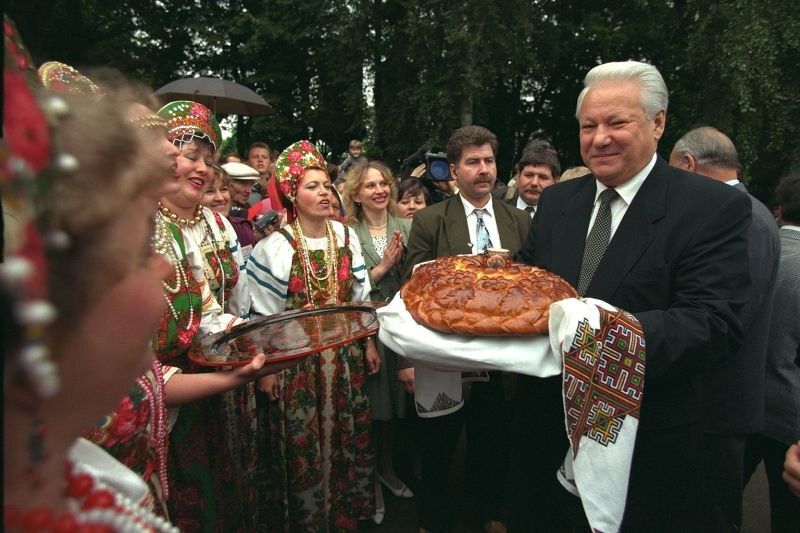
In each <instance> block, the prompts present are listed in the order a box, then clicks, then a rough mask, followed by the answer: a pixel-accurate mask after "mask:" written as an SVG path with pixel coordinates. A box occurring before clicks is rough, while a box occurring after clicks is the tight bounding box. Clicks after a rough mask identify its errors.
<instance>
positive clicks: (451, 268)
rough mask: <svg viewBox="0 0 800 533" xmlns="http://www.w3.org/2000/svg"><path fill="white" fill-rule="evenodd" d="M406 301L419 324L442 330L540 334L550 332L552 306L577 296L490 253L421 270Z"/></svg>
mask: <svg viewBox="0 0 800 533" xmlns="http://www.w3.org/2000/svg"><path fill="white" fill-rule="evenodd" d="M400 296H401V297H402V298H403V302H404V303H405V305H406V308H407V309H408V311H409V312H410V313H411V316H412V317H414V320H416V321H417V322H418V323H420V324H422V325H424V326H427V327H429V328H431V329H435V330H438V331H444V332H452V333H461V334H467V335H539V334H542V333H547V321H548V319H549V315H550V313H549V309H550V304H552V303H553V302H557V301H559V300H564V299H566V298H574V297H577V293H576V292H575V289H573V288H572V286H570V284H569V283H567V282H566V281H564V280H563V279H562V278H560V277H559V276H556V275H555V274H552V273H550V272H548V271H547V270H543V269H541V268H537V267H533V266H529V265H523V264H519V263H514V262H512V261H511V259H510V258H509V257H508V256H506V255H503V254H496V253H485V254H481V255H469V256H451V257H440V258H439V259H436V260H435V261H431V262H430V263H426V264H423V265H421V266H420V267H418V268H417V270H416V271H415V272H414V274H413V275H412V276H411V278H410V279H409V280H408V281H407V282H406V283H405V285H403V287H402V289H400Z"/></svg>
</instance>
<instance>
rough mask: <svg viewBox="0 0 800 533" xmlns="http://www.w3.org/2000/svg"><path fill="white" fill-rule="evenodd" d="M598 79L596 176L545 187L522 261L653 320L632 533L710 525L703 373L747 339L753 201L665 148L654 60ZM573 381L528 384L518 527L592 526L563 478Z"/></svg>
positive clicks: (605, 68)
mask: <svg viewBox="0 0 800 533" xmlns="http://www.w3.org/2000/svg"><path fill="white" fill-rule="evenodd" d="M584 85H585V87H584V89H583V91H582V92H581V94H580V96H579V97H578V105H577V110H576V116H577V118H578V122H579V128H580V134H579V137H580V147H581V155H582V157H583V160H584V163H585V164H586V165H587V166H588V167H589V168H590V169H591V171H592V174H589V175H587V176H583V177H580V178H576V179H573V180H570V181H566V182H563V183H559V184H556V185H553V186H552V187H549V188H548V189H547V190H545V191H544V193H542V198H541V200H540V201H539V209H538V211H537V213H536V216H535V217H534V220H533V230H532V231H531V233H530V235H529V237H528V240H527V241H526V243H525V244H524V245H523V247H522V249H521V250H520V251H519V253H518V254H517V256H516V257H517V259H518V260H521V261H524V262H525V263H528V264H533V265H536V266H539V267H542V268H545V269H547V270H550V271H552V272H554V273H556V274H559V275H560V276H562V277H564V278H565V279H566V280H567V281H569V282H570V283H572V284H573V285H574V286H575V287H576V288H577V290H578V292H579V293H580V294H581V295H582V296H586V297H592V298H597V299H599V300H603V301H606V302H608V303H610V304H612V305H615V306H617V307H619V308H622V309H624V310H626V311H629V312H631V313H633V314H634V316H635V317H636V318H637V319H638V320H639V322H640V324H641V327H642V330H643V332H644V336H645V348H646V351H647V366H646V378H645V386H644V396H643V400H642V406H641V413H640V421H639V429H638V433H637V436H636V443H635V448H634V452H633V460H632V465H631V474H630V479H629V486H628V493H627V501H626V507H625V515H624V517H623V524H622V531H697V530H701V529H703V528H705V527H708V521H707V520H708V517H707V512H706V509H705V502H704V501H703V498H702V492H703V491H702V487H703V483H702V479H701V469H700V465H701V437H702V426H701V415H702V397H701V392H702V391H701V383H700V378H701V376H702V373H703V372H704V371H705V370H707V369H708V368H710V367H711V366H713V365H714V364H715V363H717V362H718V361H720V360H723V359H725V358H727V357H729V356H730V355H731V354H733V353H735V352H736V350H737V349H738V348H739V346H740V345H741V342H742V328H741V323H740V321H739V318H738V316H739V313H740V311H741V308H742V307H743V306H744V304H745V303H746V302H747V300H748V298H749V296H750V275H749V271H748V266H747V261H745V260H743V259H742V258H744V257H746V254H747V248H746V245H747V242H746V237H745V232H746V230H747V227H748V226H749V225H750V220H751V215H750V202H749V200H748V198H747V196H746V195H743V194H741V193H740V192H739V191H737V190H735V189H733V188H732V187H727V186H725V185H723V184H721V183H718V182H716V181H713V180H709V179H707V178H703V177H700V176H697V175H695V174H691V173H688V172H685V171H681V170H677V169H674V168H672V167H670V166H669V165H668V164H667V163H666V162H665V161H664V160H663V159H661V158H659V157H658V155H657V154H656V148H657V145H658V140H659V139H660V138H661V136H662V134H663V132H664V125H665V122H666V110H667V101H668V95H667V88H666V85H665V84H664V80H663V78H662V77H661V75H660V74H659V72H658V70H656V69H655V68H654V67H653V66H651V65H647V64H643V63H638V62H633V61H628V62H623V63H607V64H604V65H600V66H598V67H595V68H594V69H592V70H591V71H590V72H589V73H588V74H587V76H586V78H585V80H584ZM606 244H607V247H605V245H606ZM560 380H561V378H560V377H555V378H535V377H525V378H521V379H519V381H518V388H517V408H518V409H517V411H516V417H515V422H514V431H515V433H514V436H513V439H514V441H513V444H514V452H513V455H512V464H513V468H512V472H514V474H516V476H517V477H516V483H515V500H514V502H512V517H511V524H510V525H511V527H510V528H509V529H510V530H512V531H525V532H527V531H548V532H551V531H565V530H567V531H568V530H571V529H572V528H573V527H574V525H575V523H576V522H577V523H578V525H580V524H585V517H584V515H583V513H582V509H581V508H580V505H579V501H578V500H577V499H576V498H574V497H572V496H570V495H569V494H567V493H566V491H565V490H564V489H562V488H561V486H560V485H559V483H558V482H557V480H556V476H555V472H556V471H557V470H558V468H559V466H560V465H561V463H562V461H563V459H564V455H565V453H566V451H567V449H568V441H567V436H566V432H565V427H564V410H563V404H562V399H561V398H562V397H561V382H560Z"/></svg>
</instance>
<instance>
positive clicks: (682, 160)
mask: <svg viewBox="0 0 800 533" xmlns="http://www.w3.org/2000/svg"><path fill="white" fill-rule="evenodd" d="M669 163H670V165H672V166H673V167H676V168H682V169H684V170H688V171H689V172H695V173H697V174H700V175H702V176H706V177H708V178H711V179H715V180H717V181H721V182H723V183H726V184H728V185H731V186H733V187H736V188H737V189H739V190H740V191H742V192H743V193H747V188H746V187H745V186H744V184H743V183H742V182H740V181H739V179H738V174H739V171H740V168H741V167H740V164H739V157H738V155H737V153H736V147H735V146H734V144H733V141H731V140H730V139H729V138H728V137H727V136H726V135H725V134H724V133H722V132H721V131H719V130H717V129H716V128H712V127H710V126H702V127H699V128H695V129H693V130H691V131H689V132H688V133H686V134H685V135H684V136H683V137H681V138H680V139H679V140H678V142H677V143H675V147H674V148H673V149H672V153H671V154H670V158H669ZM748 196H749V198H750V204H751V207H752V215H753V222H752V223H751V224H750V227H749V228H748V229H747V257H746V258H744V257H743V258H742V261H748V262H749V265H750V278H751V280H752V283H753V291H752V296H751V299H750V301H749V302H748V303H747V305H746V306H745V307H744V308H743V309H742V311H741V315H740V316H741V320H742V326H743V328H744V344H743V345H742V347H741V348H740V349H739V350H738V351H737V352H736V353H735V354H732V355H731V356H730V357H728V358H726V359H724V360H722V361H720V362H718V363H717V364H716V365H714V366H713V367H712V368H711V369H709V370H708V372H706V373H705V375H704V376H703V432H704V435H703V455H704V474H705V476H704V477H705V482H706V483H707V486H708V490H707V494H708V495H709V496H710V497H711V499H712V504H713V513H714V514H713V516H712V520H713V528H714V529H716V530H719V531H736V530H738V529H739V528H740V527H741V523H742V491H743V489H744V458H745V444H746V442H747V437H748V436H749V435H751V434H754V433H757V432H759V431H761V429H762V427H763V425H764V370H765V367H766V360H767V340H768V337H769V326H770V318H771V316H772V303H773V300H774V296H775V278H776V276H777V272H778V257H779V256H780V238H779V236H778V225H777V224H776V223H775V218H774V217H773V216H772V213H771V212H770V210H769V209H767V207H766V206H765V205H764V204H762V203H761V202H759V201H758V200H757V199H756V198H755V197H753V196H752V195H750V194H748Z"/></svg>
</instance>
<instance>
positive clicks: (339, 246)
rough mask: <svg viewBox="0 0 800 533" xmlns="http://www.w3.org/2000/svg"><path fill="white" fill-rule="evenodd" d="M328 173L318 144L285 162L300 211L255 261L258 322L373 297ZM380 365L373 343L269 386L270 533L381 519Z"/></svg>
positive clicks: (282, 174)
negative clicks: (376, 425)
mask: <svg viewBox="0 0 800 533" xmlns="http://www.w3.org/2000/svg"><path fill="white" fill-rule="evenodd" d="M325 169H326V163H325V160H324V159H323V157H322V156H321V155H320V153H319V152H318V151H317V149H316V148H315V147H314V145H313V144H311V143H310V142H309V141H299V142H296V143H294V144H293V145H291V146H290V147H289V148H287V149H286V150H284V151H283V153H281V155H280V156H279V157H278V160H277V163H276V165H275V179H276V182H277V186H278V189H279V190H280V193H281V195H282V198H283V199H285V200H287V201H288V203H289V204H290V206H289V214H290V219H291V221H290V224H288V225H287V226H286V227H284V228H283V229H282V230H281V231H278V232H275V233H273V234H272V235H270V236H269V237H267V238H266V239H263V240H261V241H259V243H258V244H257V245H256V247H255V249H254V250H253V254H252V255H251V256H250V260H249V262H248V265H247V272H248V276H249V278H250V291H251V296H252V302H253V311H254V312H256V313H258V314H261V315H269V314H273V313H278V312H281V311H284V310H289V309H306V308H316V307H318V306H322V305H326V304H340V303H344V302H348V301H351V300H368V299H369V294H370V285H369V279H368V278H367V273H366V267H365V265H364V258H363V257H362V255H361V246H360V244H359V241H358V238H356V237H355V235H353V234H352V232H351V231H350V230H349V229H348V228H347V227H345V226H343V225H342V224H341V223H339V222H336V221H331V220H329V219H328V215H329V214H330V211H331V192H330V190H331V187H332V185H331V183H330V179H329V177H328V174H327V171H326V170H325ZM379 367H380V359H379V357H378V354H377V350H376V348H375V343H374V340H373V339H371V338H370V339H367V340H366V341H357V342H353V343H350V344H347V345H344V346H341V347H339V348H337V349H332V350H326V351H323V352H320V353H318V354H314V355H312V356H311V357H308V358H306V359H303V360H302V361H301V362H300V364H298V365H297V366H296V367H293V368H289V369H287V370H284V371H283V372H282V373H280V374H277V375H273V376H267V377H266V378H262V379H261V380H260V382H259V389H260V390H262V391H263V392H265V393H266V395H267V397H268V398H269V399H270V400H272V401H265V402H264V403H263V404H262V403H261V402H259V424H260V425H264V426H265V430H264V431H263V433H265V434H266V435H268V443H267V446H266V447H265V449H264V451H263V453H260V457H261V461H262V462H261V463H260V464H259V473H260V474H261V472H262V468H263V475H259V479H260V480H262V481H263V484H262V485H263V489H262V488H261V487H260V489H259V490H260V491H261V490H263V491H264V492H263V497H264V498H265V501H264V506H263V507H262V508H261V509H260V510H261V511H262V514H264V515H266V517H265V518H266V520H267V522H265V523H264V524H263V526H262V527H263V528H264V529H266V530H269V531H287V532H288V531H316V532H322V531H353V530H356V529H357V528H358V521H359V520H362V519H368V518H370V517H371V516H372V515H373V513H374V510H375V506H374V492H373V479H374V457H373V451H372V444H371V440H370V412H369V399H368V396H367V388H366V379H367V375H368V374H374V373H376V372H377V371H378V369H379ZM260 399H261V398H259V400H260ZM259 497H262V494H261V493H260V494H259Z"/></svg>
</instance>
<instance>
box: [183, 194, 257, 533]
mask: <svg viewBox="0 0 800 533" xmlns="http://www.w3.org/2000/svg"><path fill="white" fill-rule="evenodd" d="M203 213H204V221H203V223H201V224H196V225H195V226H192V227H184V228H182V230H181V231H182V234H183V236H184V238H185V240H186V242H187V249H188V255H189V264H190V268H191V270H192V271H193V273H194V275H195V276H196V277H198V278H201V279H202V280H203V285H204V286H205V287H204V298H203V306H202V316H203V319H202V321H201V325H200V329H201V332H202V333H214V332H217V331H221V330H223V329H227V328H228V327H230V326H232V325H235V324H236V323H238V322H239V319H238V318H237V316H239V315H241V314H243V311H244V310H245V309H246V308H249V301H250V300H249V295H248V294H247V291H246V288H245V289H242V287H243V286H244V287H246V278H245V276H241V275H239V271H240V267H239V265H240V264H242V263H243V261H242V259H241V253H240V252H239V250H238V241H237V240H236V236H235V232H234V231H233V228H232V227H230V223H228V221H227V220H225V219H223V218H222V217H220V216H219V215H218V214H216V213H213V212H211V211H210V210H208V209H203ZM170 364H174V365H175V366H178V367H179V368H181V369H182V370H183V372H184V373H200V372H213V371H214V370H213V369H211V368H208V367H202V366H199V365H196V364H194V363H192V362H191V361H190V360H189V359H188V357H187V355H186V353H185V352H184V353H182V354H181V355H180V356H178V357H177V358H176V359H174V360H172V361H170ZM257 441H258V439H257V437H256V400H255V387H254V385H253V383H248V384H247V385H243V386H241V387H238V388H236V389H233V390H231V391H228V392H225V393H222V394H219V395H216V396H213V397H210V398H206V399H203V400H199V401H196V402H192V403H190V404H186V405H184V406H182V407H181V408H180V416H179V417H178V420H177V422H176V424H175V426H174V427H173V428H172V431H171V432H170V450H169V460H168V467H169V469H168V472H169V480H170V485H171V487H173V489H172V490H171V493H170V499H169V510H170V519H171V520H172V523H173V524H175V525H176V526H178V527H179V528H180V529H181V530H182V531H247V532H250V531H254V530H255V529H256V524H257V523H258V513H257V512H256V487H255V469H256V457H257V456H256V444H257Z"/></svg>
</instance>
